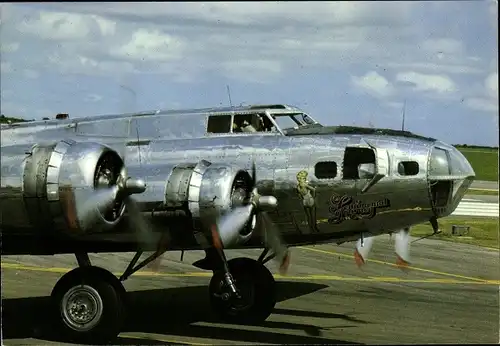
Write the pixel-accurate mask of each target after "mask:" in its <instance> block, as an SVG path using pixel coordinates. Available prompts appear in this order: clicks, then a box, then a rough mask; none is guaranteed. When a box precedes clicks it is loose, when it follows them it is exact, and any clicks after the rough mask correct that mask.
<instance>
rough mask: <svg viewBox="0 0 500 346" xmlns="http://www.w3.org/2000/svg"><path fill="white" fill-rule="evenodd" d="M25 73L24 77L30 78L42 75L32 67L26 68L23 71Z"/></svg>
mask: <svg viewBox="0 0 500 346" xmlns="http://www.w3.org/2000/svg"><path fill="white" fill-rule="evenodd" d="M23 75H24V77H26V78H29V79H37V78H38V76H40V74H39V73H38V72H37V71H35V70H32V69H25V70H24V71H23Z"/></svg>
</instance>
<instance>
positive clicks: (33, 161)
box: [22, 140, 125, 235]
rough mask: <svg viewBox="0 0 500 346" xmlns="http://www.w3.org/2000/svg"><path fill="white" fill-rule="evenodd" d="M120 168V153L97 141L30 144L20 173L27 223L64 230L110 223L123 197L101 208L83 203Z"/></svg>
mask: <svg viewBox="0 0 500 346" xmlns="http://www.w3.org/2000/svg"><path fill="white" fill-rule="evenodd" d="M123 168H124V163H123V160H122V159H121V157H120V155H119V154H118V153H117V152H116V151H114V150H113V149H111V148H109V147H107V146H105V145H102V144H99V143H94V142H86V143H83V142H75V141H73V140H62V141H60V142H57V143H53V144H45V145H44V144H37V145H35V146H33V148H32V151H31V153H30V154H29V155H28V157H27V158H26V159H25V160H24V167H23V179H22V187H23V198H24V203H25V207H26V212H27V214H28V215H29V218H30V220H31V224H32V225H33V226H34V227H35V228H42V229H45V231H49V230H53V231H54V232H57V233H61V232H62V233H64V234H67V235H80V234H83V233H88V232H99V231H101V232H102V231H107V230H110V229H112V228H113V227H115V226H116V225H117V223H118V222H119V221H120V219H121V217H122V216H123V213H124V209H125V206H124V204H123V202H121V201H115V202H114V203H113V206H112V207H111V208H108V210H106V212H102V211H100V210H99V209H98V208H88V206H86V205H85V203H87V201H89V200H90V197H91V196H93V195H95V189H96V188H98V187H100V186H112V185H114V184H116V182H117V179H118V177H119V176H120V174H121V172H122V169H123ZM94 200H95V199H94ZM89 210H90V213H89ZM84 211H85V212H84Z"/></svg>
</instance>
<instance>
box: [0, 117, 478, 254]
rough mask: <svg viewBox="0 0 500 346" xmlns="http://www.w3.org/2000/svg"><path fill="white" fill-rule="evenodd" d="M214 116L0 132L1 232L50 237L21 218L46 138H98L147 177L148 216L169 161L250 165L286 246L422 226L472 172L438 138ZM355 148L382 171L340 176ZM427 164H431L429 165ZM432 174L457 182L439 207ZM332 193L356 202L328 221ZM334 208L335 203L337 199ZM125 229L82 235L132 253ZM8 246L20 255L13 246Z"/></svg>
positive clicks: (183, 245)
mask: <svg viewBox="0 0 500 346" xmlns="http://www.w3.org/2000/svg"><path fill="white" fill-rule="evenodd" d="M213 114H216V113H215V112H213V111H207V110H203V111H179V112H167V113H162V112H150V113H143V114H140V115H116V116H103V117H94V118H86V119H74V120H64V121H57V120H54V121H47V122H37V123H32V124H22V125H19V126H17V127H14V128H9V129H3V130H2V136H1V141H2V153H1V155H2V171H1V178H2V181H1V190H0V193H1V197H0V198H1V199H0V203H1V206H2V220H1V225H0V227H1V229H2V233H3V234H2V236H3V237H4V238H5V236H6V235H7V236H8V235H11V236H12V237H13V238H12V239H18V240H16V241H21V239H28V238H29V237H32V238H31V239H43V235H44V234H49V232H48V230H44V229H40V227H39V226H37V224H36V222H34V221H33V220H31V221H30V218H29V215H26V209H25V208H24V202H23V197H22V186H23V185H22V183H23V164H22V163H23V160H25V158H26V153H27V152H30V149H31V147H32V146H33V144H34V143H45V142H46V143H50V142H55V141H58V140H61V139H72V140H74V141H79V142H98V143H102V144H106V145H108V146H110V147H111V148H113V149H115V150H116V151H117V152H118V153H120V154H121V155H122V156H123V157H124V161H125V164H126V165H127V169H128V173H129V175H133V176H139V177H142V178H144V179H145V180H146V184H147V186H148V187H147V191H146V193H144V194H139V195H137V196H135V198H136V200H137V201H139V203H140V205H141V206H142V209H143V211H144V212H145V213H147V214H148V215H151V218H152V219H155V216H154V213H153V212H152V210H151V208H152V207H151V206H152V205H155V203H162V202H164V200H165V188H166V187H165V182H166V180H167V179H168V174H170V167H172V166H175V165H177V164H181V163H196V162H199V161H200V160H207V161H209V162H212V163H223V164H230V165H235V166H237V167H240V168H242V169H250V167H251V165H252V162H253V161H255V162H256V167H257V180H258V184H257V187H258V189H259V192H260V193H261V194H272V195H274V196H276V198H277V199H278V203H279V207H278V208H277V210H276V211H274V212H270V216H271V218H272V220H273V221H274V223H275V224H276V225H277V226H278V227H279V229H280V231H281V233H282V235H283V237H284V240H285V242H287V243H288V244H290V245H300V244H310V243H316V242H337V243H341V242H345V241H352V240H356V239H358V238H359V234H360V233H361V232H370V233H372V234H381V233H387V232H391V231H394V230H398V229H401V228H403V227H407V226H410V225H414V224H419V223H422V222H426V221H428V220H429V219H430V218H431V217H433V216H437V217H438V218H439V217H443V216H447V215H449V214H451V213H452V212H453V210H454V209H455V208H456V206H457V205H458V203H459V202H460V200H461V198H462V197H463V195H464V194H465V192H466V190H467V188H468V187H469V185H470V183H471V182H472V179H473V178H474V171H473V170H472V168H471V166H470V165H469V163H468V162H467V160H466V159H465V158H464V157H463V156H462V155H461V154H460V153H459V152H458V151H457V150H456V149H455V148H453V147H452V146H449V145H446V144H444V143H442V142H437V141H432V140H426V139H416V138H407V137H402V136H384V135H375V134H374V135H361V134H333V133H332V134H321V135H294V136H286V135H283V133H280V132H257V133H224V134H213V133H207V132H206V128H207V118H208V116H210V115H213ZM221 114H231V112H227V111H226V112H221ZM358 147H361V148H372V149H374V151H375V155H376V166H377V169H378V170H383V174H382V175H383V176H382V177H381V178H380V179H379V180H378V181H374V182H372V183H371V185H370V181H371V180H372V179H363V178H361V179H360V178H356V179H351V178H347V177H345V176H344V168H345V167H344V158H345V154H346V148H358ZM435 147H440V148H443V149H444V150H445V152H446V153H447V157H448V161H447V162H446V165H447V166H446V167H447V172H445V173H446V174H443V172H438V173H436V163H435V162H437V165H439V164H442V162H441V163H440V162H439V161H436V160H434V161H433V156H432V155H433V150H434V148H435ZM405 161H412V162H416V163H418V167H419V170H418V174H415V175H411V176H408V175H401V174H400V173H401V172H400V171H399V170H398V167H399V166H398V164H399V163H400V162H405ZM318 162H335V163H336V166H337V173H336V174H335V176H334V177H331V178H327V179H319V178H318V177H316V173H315V165H316V164H317V163H318ZM431 162H434V166H432V165H431ZM431 166H432V167H431ZM448 166H449V167H448ZM301 171H305V172H307V182H308V184H309V185H310V186H312V187H313V188H314V189H315V213H316V219H317V227H316V231H312V230H311V228H310V227H308V224H307V213H306V212H305V209H306V208H305V207H306V202H304V199H303V197H301V195H300V194H299V193H298V189H297V187H298V178H297V175H298V173H299V172H301ZM438 180H447V181H453V182H460V183H459V184H458V183H455V184H454V185H453V186H455V187H456V188H454V191H453V193H452V194H451V196H450V197H449V198H448V200H447V202H446V204H445V205H444V206H440V207H436V205H435V203H433V200H432V198H433V197H432V191H431V186H432V185H433V184H435V181H438ZM367 185H370V186H369V188H367V189H365V190H363V189H364V188H365V187H366V186H367ZM335 196H337V197H340V198H344V197H348V198H350V199H351V202H350V203H351V204H350V205H357V207H352V208H350V207H349V205H346V206H344V209H343V211H342V212H341V213H340V214H342V215H341V217H340V218H339V215H340V214H338V213H339V212H338V211H337V215H336V216H337V218H335V217H333V218H332V216H335V213H336V210H335V208H332V205H333V204H335V203H334V199H335ZM356 203H357V204H356ZM336 207H338V208H340V207H342V205H339V204H336ZM370 208H371V209H370ZM368 209H370V210H368ZM370 212H371V215H369V214H370ZM169 220H173V219H172V218H171V216H162V217H160V216H158V217H157V218H156V220H152V221H153V224H154V225H155V230H156V231H158V233H162V232H163V231H165V230H169V231H170V232H173V234H174V235H175V236H174V240H173V241H172V242H170V244H169V246H170V247H171V248H172V249H194V248H198V244H197V243H196V242H193V238H191V237H184V236H182V234H183V232H184V233H186V232H187V233H190V232H192V231H191V230H190V229H185V228H186V227H188V226H186V225H185V224H180V223H178V222H175V221H171V222H170V221H169ZM180 227H182V228H184V229H179V228H180ZM187 233H186V234H187ZM127 234H128V232H127V231H124V230H123V229H121V228H120V227H117V228H115V229H113V231H112V232H110V233H101V234H97V235H91V236H90V235H89V236H88V237H87V238H81V239H82V240H85V241H89V242H90V241H92V242H93V244H94V251H122V250H123V251H131V250H132V249H133V245H131V244H133V241H131V240H130V239H133V237H127ZM35 235H36V237H35V238H33V236H35ZM129 240H130V241H129ZM23 241H24V240H23ZM51 241H52V240H51ZM4 243H5V242H4ZM106 243H107V244H112V243H122V244H129V245H128V246H125V247H123V248H119V247H112V246H111V245H109V246H108V247H106V246H105V245H102V244H106ZM61 244H62V243H61ZM89 244H90V243H89ZM245 246H248V247H256V246H261V239H260V238H259V237H257V236H255V237H252V239H250V241H248V242H247V243H246V244H245ZM19 247H20V246H17V247H16V248H19ZM70 247H71V249H70ZM72 247H74V243H73V245H71V246H69V245H68V246H67V247H66V248H64V249H63V248H55V250H52V252H72V250H73V248H72ZM16 251H17V252H23V251H21V250H19V249H17V250H16ZM40 251H41V250H40ZM29 252H30V253H33V252H36V250H29ZM48 252H51V251H48ZM23 253H24V252H23Z"/></svg>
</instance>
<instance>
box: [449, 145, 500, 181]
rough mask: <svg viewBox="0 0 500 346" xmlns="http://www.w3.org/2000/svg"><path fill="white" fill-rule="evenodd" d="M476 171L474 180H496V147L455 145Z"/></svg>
mask: <svg viewBox="0 0 500 346" xmlns="http://www.w3.org/2000/svg"><path fill="white" fill-rule="evenodd" d="M457 149H458V150H460V152H461V153H462V154H463V155H464V156H465V157H466V158H467V160H469V162H470V164H471V165H472V168H474V171H475V172H476V180H487V181H498V149H492V148H469V147H466V148H464V147H461V146H457Z"/></svg>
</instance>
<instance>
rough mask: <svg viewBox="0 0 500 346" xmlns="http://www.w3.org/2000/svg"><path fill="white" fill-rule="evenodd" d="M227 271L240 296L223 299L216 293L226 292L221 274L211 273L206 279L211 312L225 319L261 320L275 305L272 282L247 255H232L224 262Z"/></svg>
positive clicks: (238, 321) (248, 322)
mask: <svg viewBox="0 0 500 346" xmlns="http://www.w3.org/2000/svg"><path fill="white" fill-rule="evenodd" d="M228 266H229V271H230V273H231V275H232V276H233V279H234V280H235V283H236V287H237V288H238V289H239V290H240V293H241V296H242V298H241V299H238V298H229V299H228V300H223V299H222V298H221V297H220V294H221V293H223V292H228V288H223V287H225V286H226V283H225V281H224V273H215V274H214V276H213V277H212V279H211V280H210V285H209V291H210V303H211V305H212V308H213V309H214V311H215V312H216V313H217V314H218V315H219V317H221V318H222V319H223V320H225V321H230V322H231V323H238V324H247V325H255V324H260V323H262V322H264V321H265V320H266V319H267V318H268V317H269V315H271V313H272V311H273V309H274V306H275V305H276V293H275V292H276V282H275V281H274V277H273V275H272V274H271V272H270V271H269V269H267V268H266V266H264V265H263V264H262V263H260V262H258V261H256V260H253V259H251V258H243V257H242V258H235V259H232V260H230V261H228Z"/></svg>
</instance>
